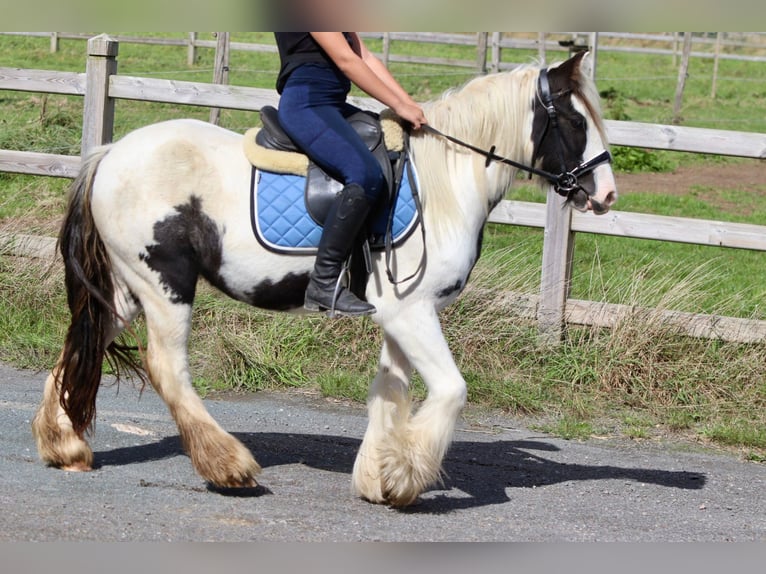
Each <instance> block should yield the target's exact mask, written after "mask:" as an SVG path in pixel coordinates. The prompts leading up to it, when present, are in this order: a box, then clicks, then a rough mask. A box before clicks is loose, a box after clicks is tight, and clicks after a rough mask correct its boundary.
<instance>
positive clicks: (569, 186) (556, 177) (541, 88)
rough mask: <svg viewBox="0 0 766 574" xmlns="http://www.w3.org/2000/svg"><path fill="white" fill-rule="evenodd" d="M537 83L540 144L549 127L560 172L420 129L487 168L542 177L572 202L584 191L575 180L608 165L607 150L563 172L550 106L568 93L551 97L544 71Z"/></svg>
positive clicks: (557, 131) (560, 143)
mask: <svg viewBox="0 0 766 574" xmlns="http://www.w3.org/2000/svg"><path fill="white" fill-rule="evenodd" d="M537 84H538V94H539V97H540V102H541V103H542V105H543V107H544V108H545V111H546V113H547V114H548V121H547V123H546V125H545V130H543V135H542V136H540V141H542V139H543V138H544V137H545V133H546V132H547V131H548V129H549V127H550V128H552V129H553V132H554V135H555V138H556V140H555V141H556V151H557V154H558V160H559V166H560V169H561V171H560V172H559V173H558V174H554V173H551V172H549V171H545V170H543V169H537V168H535V167H531V166H527V165H524V164H521V163H518V162H515V161H513V160H512V159H508V158H506V157H503V156H500V155H497V154H495V149H496V147H497V146H494V145H493V146H492V147H491V148H490V149H489V151H487V150H483V149H481V148H478V147H475V146H473V145H471V144H469V143H466V142H464V141H461V140H459V139H457V138H455V137H452V136H450V135H447V134H445V133H442V132H440V131H439V130H437V129H436V128H434V127H431V126H430V125H428V124H423V125H422V126H421V129H422V130H424V131H426V132H429V133H432V134H434V135H437V136H440V137H443V138H446V139H448V140H449V141H451V142H452V143H455V144H458V145H460V146H462V147H465V148H468V149H470V150H471V151H473V152H476V153H478V154H480V155H483V156H484V157H485V158H487V161H486V162H485V164H484V165H485V167H489V165H490V164H491V163H492V162H493V161H496V162H499V163H503V164H506V165H510V166H512V167H515V168H517V169H521V170H523V171H526V172H527V173H529V175H530V177H531V176H533V175H537V176H539V177H542V178H543V179H545V180H547V181H548V182H549V183H550V184H551V185H552V186H553V188H554V189H555V190H556V193H558V194H559V195H561V196H562V197H565V198H567V200H569V199H572V196H573V195H574V194H575V193H576V192H578V191H580V190H582V191H585V190H584V189H583V187H582V186H581V185H580V183H579V178H580V177H582V176H584V175H587V174H589V173H590V172H592V171H593V170H594V169H596V168H597V167H598V166H600V165H601V164H603V163H611V161H612V156H611V154H610V153H609V152H608V151H607V150H604V151H602V152H601V153H600V154H598V155H597V156H595V157H593V158H591V159H589V160H587V161H583V162H581V163H580V164H579V165H578V166H576V167H575V168H574V169H572V170H567V168H566V163H565V161H564V149H563V137H562V135H561V127H560V126H559V119H558V114H557V112H556V107H555V106H554V105H553V101H554V100H555V99H556V98H558V97H560V96H563V95H566V94H568V93H569V91H562V92H556V93H555V94H551V87H550V83H549V82H548V70H541V71H540V75H539V77H538V82H537ZM537 149H538V146H535V150H537ZM535 159H536V157H533V158H532V163H533V164H534V162H535ZM586 193H587V192H586ZM589 195H592V194H589Z"/></svg>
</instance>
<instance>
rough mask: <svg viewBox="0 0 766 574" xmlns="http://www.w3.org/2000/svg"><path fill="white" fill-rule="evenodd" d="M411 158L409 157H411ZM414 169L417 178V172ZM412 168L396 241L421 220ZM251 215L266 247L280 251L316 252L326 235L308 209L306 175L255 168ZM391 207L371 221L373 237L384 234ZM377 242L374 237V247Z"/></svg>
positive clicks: (397, 216)
mask: <svg viewBox="0 0 766 574" xmlns="http://www.w3.org/2000/svg"><path fill="white" fill-rule="evenodd" d="M408 162H409V160H408ZM410 167H412V172H413V174H414V177H415V179H416V180H417V174H415V172H414V165H412V166H410ZM408 172H409V169H407V167H406V166H405V169H404V173H403V177H402V183H401V186H400V188H399V195H398V197H397V200H396V205H395V206H394V219H393V225H392V236H393V242H394V245H396V243H397V242H400V241H402V240H404V239H405V238H406V237H407V236H408V235H409V234H410V233H411V232H412V230H413V229H415V227H416V225H417V223H418V217H417V215H418V213H417V208H416V205H415V198H414V197H413V193H412V190H413V187H412V184H411V182H410V177H409V173H408ZM253 177H254V183H253V186H252V188H253V189H252V198H251V202H250V207H251V213H250V218H251V221H252V225H253V232H254V233H255V236H256V238H257V239H258V241H259V242H260V243H261V244H262V245H263V246H264V247H266V248H268V249H271V250H272V251H277V252H279V253H292V254H296V255H298V254H300V255H305V254H313V253H315V252H316V249H317V246H318V245H319V239H320V237H321V236H322V227H321V226H320V225H318V224H317V223H316V222H315V221H314V220H313V219H312V217H311V215H309V213H308V211H307V210H306V202H305V188H306V178H305V177H303V176H299V175H287V174H280V173H273V172H270V171H265V170H262V169H255V173H254V175H253ZM416 185H417V182H416ZM389 214H390V212H389V210H388V209H383V210H382V211H381V212H380V213H376V214H375V215H374V216H373V217H374V220H373V222H372V225H371V231H372V235H373V238H375V237H379V238H381V239H382V238H383V236H384V235H385V232H386V224H387V222H388V217H389ZM375 243H376V242H375V241H373V248H374V244H375Z"/></svg>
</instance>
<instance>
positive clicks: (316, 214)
mask: <svg viewBox="0 0 766 574" xmlns="http://www.w3.org/2000/svg"><path fill="white" fill-rule="evenodd" d="M260 115H261V123H262V124H263V128H262V129H261V130H259V131H258V132H257V134H256V136H255V143H256V144H258V145H259V146H261V147H262V148H264V149H267V150H274V151H279V152H288V153H297V154H302V152H301V151H300V150H299V149H298V147H297V146H296V145H295V144H294V143H293V141H292V140H291V139H290V136H288V135H287V134H286V133H285V131H284V130H283V129H282V126H281V125H280V123H279V118H278V116H277V109H276V108H274V107H273V106H264V107H263V108H261V113H260ZM348 122H349V124H351V127H353V128H354V130H355V131H356V133H357V134H359V136H360V137H361V138H362V141H364V143H365V144H367V148H368V149H369V150H370V151H371V152H372V155H373V156H374V157H375V158H376V159H377V160H378V163H379V164H380V167H381V169H382V170H383V175H384V176H385V179H386V182H387V186H386V189H387V190H388V193H387V197H386V198H385V200H384V201H382V202H381V203H383V204H384V205H392V204H393V201H394V199H395V197H394V196H395V194H396V191H397V190H396V189H395V177H394V175H395V170H396V164H397V162H399V161H402V162H403V160H404V158H402V151H403V148H404V145H405V144H404V140H403V138H404V131H403V130H401V127H400V126H399V125H398V124H396V127H399V130H400V136H399V137H401V138H402V139H401V141H400V142H399V144H398V145H397V144H396V142H395V137H394V136H389V137H388V142H387V141H386V140H385V139H384V137H383V127H382V125H381V120H380V118H379V116H377V115H374V114H372V113H370V112H364V111H360V112H357V113H355V114H353V115H352V116H350V117H349V118H348ZM388 123H393V120H388ZM389 129H390V128H389ZM392 142H393V143H392ZM387 144H388V145H387ZM389 146H390V147H389ZM307 159H308V158H307ZM305 176H306V189H305V201H306V210H307V211H308V213H309V215H310V216H311V218H312V219H313V220H314V221H315V222H316V223H317V224H318V225H323V224H324V221H325V219H326V217H327V212H328V211H329V209H330V206H331V205H332V202H333V200H334V198H335V196H336V194H337V193H338V192H340V191H341V189H343V184H342V183H341V182H339V181H337V180H335V179H333V178H332V177H331V176H329V175H328V174H327V173H326V172H325V171H324V170H322V168H320V167H319V166H318V165H316V164H315V163H314V162H313V161H311V160H310V159H308V165H307V168H306V174H305Z"/></svg>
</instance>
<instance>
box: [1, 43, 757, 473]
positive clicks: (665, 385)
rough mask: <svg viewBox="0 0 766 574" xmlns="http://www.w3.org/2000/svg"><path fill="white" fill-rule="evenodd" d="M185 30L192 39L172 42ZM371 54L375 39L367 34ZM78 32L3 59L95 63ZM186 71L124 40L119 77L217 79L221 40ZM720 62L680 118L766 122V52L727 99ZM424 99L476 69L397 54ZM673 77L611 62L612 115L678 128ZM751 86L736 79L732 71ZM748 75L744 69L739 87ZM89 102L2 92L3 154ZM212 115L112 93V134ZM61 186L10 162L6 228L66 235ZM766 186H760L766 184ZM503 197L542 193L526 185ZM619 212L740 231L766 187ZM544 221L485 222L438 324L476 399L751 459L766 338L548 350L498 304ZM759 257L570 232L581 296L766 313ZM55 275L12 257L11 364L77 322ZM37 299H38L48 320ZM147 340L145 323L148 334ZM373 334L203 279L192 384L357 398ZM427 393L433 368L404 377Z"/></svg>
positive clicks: (575, 429) (645, 159) (615, 58)
mask: <svg viewBox="0 0 766 574" xmlns="http://www.w3.org/2000/svg"><path fill="white" fill-rule="evenodd" d="M177 36H180V35H177ZM232 40H235V41H258V42H264V43H266V42H271V41H272V39H271V36H270V35H269V34H262V33H260V34H259V33H252V34H251V33H248V34H244V33H243V34H234V35H233V36H232ZM370 44H371V47H372V48H373V49H379V46H377V45H376V44H375V42H370ZM395 50H397V51H399V50H409V51H411V52H412V53H415V52H416V51H419V53H420V54H421V55H426V56H440V57H445V56H449V57H454V58H461V59H468V60H470V59H473V57H474V56H473V54H474V52H473V50H472V49H471V48H459V47H458V48H450V49H447V48H445V47H444V46H439V45H430V46H420V47H418V46H415V45H409V44H405V43H401V42H397V43H395ZM84 54H85V42H83V41H74V40H71V41H67V40H64V41H62V42H61V50H60V51H59V52H58V53H57V54H50V53H49V52H48V40H47V39H29V38H17V37H4V36H0V66H11V67H19V68H42V69H51V70H70V71H76V72H82V71H84V67H85V59H84ZM199 54H200V57H199V59H198V61H197V62H195V64H194V65H193V66H190V67H189V66H187V64H186V51H185V49H184V48H168V47H157V46H139V45H131V44H121V46H120V55H119V71H120V73H122V74H127V75H137V76H141V75H151V76H152V77H159V78H171V79H178V80H193V81H209V80H210V79H211V78H212V57H213V51H212V50H200V52H199ZM534 56H535V55H534V54H533V53H531V52H520V51H507V52H506V53H504V59H505V60H506V61H514V62H524V61H530V60H531V59H532V58H533V57H534ZM710 66H711V63H710V62H707V61H694V62H693V63H692V67H691V70H690V80H689V83H688V86H687V94H686V96H685V99H684V110H683V123H684V125H695V126H702V127H709V128H720V129H734V130H753V131H761V132H766V117H763V114H753V110H759V109H760V110H762V109H764V108H765V105H764V104H766V79H760V80H759V78H762V77H763V75H762V73H761V69H760V67H761V66H762V65H761V64H749V63H741V62H730V61H722V62H721V68H720V70H719V74H720V77H721V80H719V87H718V97H717V98H716V99H715V100H712V99H710V97H709V91H710V77H711V69H710ZM391 67H392V70H393V71H394V74H395V75H396V76H397V77H399V78H400V80H401V81H402V83H403V84H404V85H405V87H406V88H407V89H408V90H410V91H411V92H412V93H413V94H414V95H415V96H416V97H417V98H418V99H420V100H425V99H428V98H432V97H435V96H436V95H438V94H439V93H441V92H442V91H443V90H444V89H447V88H449V87H453V86H456V85H458V84H460V83H462V82H463V81H464V80H466V79H468V78H469V77H470V76H471V75H472V74H473V72H472V71H470V70H463V69H455V68H443V67H441V68H436V67H434V66H423V65H405V64H392V66H391ZM231 68H232V71H231V74H230V82H231V83H232V84H239V85H249V86H257V87H265V88H271V87H273V83H274V78H275V76H276V70H277V63H276V58H275V56H274V55H271V54H258V53H245V52H235V53H234V54H233V55H232V62H231ZM676 76H677V71H676V70H675V69H674V68H673V66H672V59H671V58H670V57H664V56H641V55H625V54H612V53H608V52H602V53H600V55H599V69H598V77H599V81H598V83H599V89H600V90H601V91H602V92H603V93H604V104H605V111H606V115H607V116H608V117H613V118H617V119H630V120H635V121H648V122H658V123H667V122H669V121H670V119H671V113H672V99H673V96H674V91H675V82H676ZM738 80H742V81H738ZM745 80H747V81H745ZM81 105H82V101H81V99H80V98H77V97H65V96H53V95H51V96H43V95H40V94H27V93H14V92H0V110H2V114H0V118H2V119H0V149H21V150H32V151H41V152H55V153H64V154H72V155H77V154H78V153H79V146H80V127H79V122H80V117H81ZM208 113H209V111H208V110H207V109H201V108H194V107H189V106H180V105H167V104H153V103H146V102H128V101H120V102H118V104H117V116H116V134H115V135H116V137H120V136H121V135H123V134H125V133H127V132H128V131H130V130H132V129H134V128H136V127H139V126H141V125H145V124H148V123H152V122H156V121H160V120H163V119H168V118H170V117H198V118H201V119H207V117H208ZM256 121H257V120H256V118H255V114H253V113H246V112H237V111H224V112H223V114H222V125H224V126H225V127H229V128H231V129H235V130H238V131H244V130H245V129H247V128H248V127H250V126H251V125H254V124H255V123H256ZM615 155H616V158H617V159H616V161H615V168H616V169H617V179H618V182H619V176H620V173H627V172H630V171H670V170H673V169H676V168H677V167H679V166H694V165H701V164H706V165H710V164H713V165H715V164H718V163H727V162H732V161H737V160H731V159H724V158H714V157H707V156H700V155H694V154H680V153H671V152H656V151H649V150H640V149H638V150H635V149H629V148H618V149H616V150H615ZM67 184H68V182H67V181H65V180H58V179H52V178H37V177H32V176H17V175H10V174H0V229H2V230H3V231H23V232H24V233H30V232H31V233H40V234H47V235H55V233H56V228H57V225H58V221H59V219H60V216H61V213H62V212H63V209H64V201H65V200H64V198H65V194H66V186H67ZM761 189H763V188H761ZM508 197H509V199H514V200H521V201H536V202H543V201H544V195H543V194H542V192H541V191H540V190H539V189H537V188H534V187H525V186H521V187H519V188H517V189H514V190H512V191H511V192H510V193H509V195H508ZM618 208H619V209H620V210H623V211H634V212H642V213H656V214H661V215H674V216H682V217H694V218H705V219H715V220H725V221H736V222H743V223H755V224H763V223H764V222H766V193H754V192H752V191H748V190H741V189H736V188H732V189H720V188H711V187H705V186H699V187H698V188H695V189H694V190H692V191H691V192H690V193H687V194H682V195H681V194H658V193H649V192H646V193H643V192H634V193H631V194H626V195H623V196H622V197H621V199H620V202H619V205H618ZM542 238H543V232H542V230H540V229H526V228H519V227H512V226H504V225H496V224H490V225H488V226H487V228H486V231H485V242H484V245H485V248H484V251H483V254H482V258H481V259H480V261H479V264H478V265H477V267H476V269H475V271H474V273H473V275H472V283H471V284H470V285H469V288H468V289H467V290H466V292H465V293H464V294H463V296H462V297H461V298H460V299H459V300H458V302H457V303H456V304H454V305H453V306H451V307H450V308H449V309H447V310H445V312H444V313H443V326H444V332H445V336H446V337H447V339H448V341H449V343H450V347H451V348H452V349H453V352H454V355H455V360H456V362H457V363H458V366H459V367H460V369H461V372H462V373H463V374H464V377H465V379H466V381H467V383H468V397H469V401H470V402H471V403H472V404H474V405H480V406H484V407H489V408H495V409H500V410H502V411H503V412H507V413H509V414H513V415H517V416H529V417H531V419H530V420H535V421H539V420H542V421H544V422H537V423H534V424H536V425H537V428H540V429H541V430H545V431H546V432H551V433H555V434H558V435H560V436H564V437H567V438H572V439H584V438H587V437H589V436H592V435H594V434H596V435H605V434H617V435H621V436H626V437H630V438H633V439H636V440H649V439H652V438H654V437H656V436H658V435H662V434H663V433H670V434H673V435H676V436H685V437H694V438H696V439H697V440H699V441H703V442H712V443H715V444H718V445H724V446H727V447H730V448H735V449H738V450H740V451H741V452H743V453H744V456H745V457H746V458H748V459H749V460H753V461H763V460H764V458H765V457H766V439H764V429H766V414H765V413H766V408H765V407H766V373H765V371H766V368H765V367H764V365H766V345H764V344H760V345H736V344H730V343H723V342H718V341H709V340H696V339H689V338H686V337H681V336H679V335H677V334H676V333H673V332H672V331H671V330H670V329H669V328H667V327H666V326H663V325H662V323H661V322H659V321H657V320H656V318H653V317H651V316H650V317H648V318H646V317H643V318H641V320H640V321H636V320H634V321H625V322H623V323H621V324H619V325H618V326H617V327H615V328H614V329H612V330H609V331H606V330H599V329H594V328H582V327H572V328H570V329H569V331H568V333H567V335H566V338H565V340H564V341H563V343H562V345H561V346H560V347H559V348H557V349H549V348H541V347H539V345H538V343H537V339H536V328H535V325H534V323H533V322H532V321H530V320H528V319H525V318H523V317H519V313H518V310H517V309H516V308H515V307H514V306H513V305H511V304H509V303H508V301H507V300H506V299H505V298H504V293H506V292H509V291H512V292H517V293H522V294H529V295H534V294H536V293H537V291H538V289H539V275H540V260H541V252H542ZM763 262H764V254H763V253H757V252H750V251H746V250H732V249H729V250H726V249H719V248H710V247H702V246H689V245H683V244H674V243H665V242H655V241H648V240H635V239H626V238H616V237H607V236H593V235H588V234H578V236H577V240H576V250H575V261H574V269H573V283H572V297H575V298H579V299H591V300H598V301H609V302H613V303H622V304H627V305H633V306H637V307H660V308H663V309H674V310H680V311H691V312H705V313H720V314H723V315H732V316H739V317H751V318H756V319H761V320H764V319H766V310H765V309H764V301H766V287H765V286H764V282H763V280H762V279H761V278H762V277H763V276H764V275H763ZM61 275H62V272H61V269H60V268H59V267H57V266H56V265H53V266H51V265H48V264H45V263H43V262H40V261H36V260H26V259H18V258H15V257H12V256H10V255H8V254H2V253H0V360H2V361H5V362H9V363H12V364H14V365H17V366H20V367H25V368H40V369H43V368H49V367H50V366H51V364H52V363H53V362H54V361H55V359H56V357H57V355H58V352H59V350H60V345H61V341H62V340H63V336H64V332H65V329H66V326H67V312H66V301H65V297H64V294H63V292H62V277H61ZM41 310H44V311H43V312H41ZM136 331H137V332H138V333H139V336H140V337H143V329H142V326H141V323H140V322H139V323H138V325H137V328H136ZM380 344H381V338H380V333H379V332H378V330H377V328H376V327H375V326H374V324H373V323H372V322H370V321H369V320H355V321H327V320H325V319H323V318H320V317H310V318H298V317H293V316H287V315H275V314H270V313H266V312H262V311H259V310H256V309H252V308H249V307H246V306H244V305H241V304H239V303H235V302H233V301H230V300H228V299H225V298H224V297H223V296H222V295H220V294H219V293H217V292H214V291H213V290H212V289H210V288H209V287H207V286H205V285H201V288H200V290H199V295H198V301H197V306H196V308H195V314H194V329H193V334H192V340H191V343H190V357H191V364H192V369H193V373H194V377H195V380H194V383H195V386H196V387H197V388H198V390H199V391H200V392H201V393H203V394H205V393H211V392H216V391H220V390H237V391H241V392H255V391H259V390H275V389H306V390H309V391H311V392H317V393H321V394H324V395H326V396H332V397H342V398H346V399H350V400H354V401H364V399H365V397H366V394H367V388H368V384H369V382H370V380H371V379H372V377H373V376H374V373H375V368H376V364H377V359H378V354H379V350H380ZM412 392H413V395H414V397H415V399H416V400H420V399H422V398H423V397H424V396H425V389H424V386H423V383H422V380H421V379H420V378H419V376H417V374H416V375H415V377H414V380H413V383H412Z"/></svg>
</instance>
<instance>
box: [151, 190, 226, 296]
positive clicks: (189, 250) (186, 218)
mask: <svg viewBox="0 0 766 574" xmlns="http://www.w3.org/2000/svg"><path fill="white" fill-rule="evenodd" d="M174 209H175V211H176V214H175V215H170V216H168V217H166V218H165V219H163V220H161V221H158V222H157V223H155V224H154V241H155V244H154V245H147V246H146V253H141V254H139V258H140V259H141V260H142V261H144V262H145V263H146V265H147V266H148V267H149V268H150V269H152V270H153V271H156V272H157V273H159V275H160V283H161V284H162V285H163V286H164V287H165V288H166V289H167V290H168V291H169V293H170V300H171V301H172V302H173V303H182V304H185V305H191V304H192V302H193V301H194V294H195V292H196V287H197V278H198V277H199V275H200V274H202V276H203V277H205V279H207V280H208V281H209V282H210V283H212V284H213V285H215V286H216V287H218V288H220V289H222V290H223V291H224V292H226V291H227V289H226V288H225V285H224V283H223V280H222V279H221V277H220V269H221V252H222V247H221V235H220V234H219V232H218V226H216V224H215V222H214V221H213V220H212V219H211V218H210V217H209V216H208V215H206V214H205V213H204V212H203V211H202V201H201V200H200V198H198V197H196V196H192V197H191V198H190V199H189V203H187V204H185V205H177V206H175V207H174Z"/></svg>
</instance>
